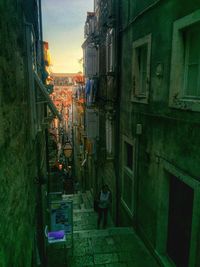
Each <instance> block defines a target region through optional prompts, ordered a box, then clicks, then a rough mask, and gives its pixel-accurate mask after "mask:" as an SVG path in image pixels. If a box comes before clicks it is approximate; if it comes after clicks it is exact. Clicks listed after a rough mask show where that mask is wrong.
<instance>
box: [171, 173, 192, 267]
mask: <svg viewBox="0 0 200 267" xmlns="http://www.w3.org/2000/svg"><path fill="white" fill-rule="evenodd" d="M193 198H194V191H193V189H192V188H191V187H189V186H188V185H186V184H185V183H183V182H182V181H181V180H179V179H178V178H176V177H175V176H172V177H170V192H169V219H168V240H167V254H168V255H169V257H170V258H171V259H172V260H173V262H174V263H175V264H176V266H177V267H188V266H189V252H190V239H191V227H192V209H193Z"/></svg>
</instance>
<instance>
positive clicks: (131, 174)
mask: <svg viewBox="0 0 200 267" xmlns="http://www.w3.org/2000/svg"><path fill="white" fill-rule="evenodd" d="M125 143H127V144H129V145H131V146H132V148H133V162H132V164H133V165H132V170H131V169H130V168H128V167H127V166H126V164H125V157H126V148H125ZM135 152H136V140H135V139H134V140H132V139H129V138H128V137H126V136H123V138H122V195H121V203H122V205H123V206H124V208H125V209H126V211H127V212H128V214H129V215H130V216H131V217H133V214H134V186H135V166H136V165H135V159H136V156H135ZM125 173H126V174H127V175H128V176H129V178H130V179H131V180H132V190H131V192H132V195H131V198H132V201H131V202H132V203H131V207H129V206H128V205H127V203H126V201H125V200H124V198H123V196H124V194H125V193H126V192H125V185H124V174H125Z"/></svg>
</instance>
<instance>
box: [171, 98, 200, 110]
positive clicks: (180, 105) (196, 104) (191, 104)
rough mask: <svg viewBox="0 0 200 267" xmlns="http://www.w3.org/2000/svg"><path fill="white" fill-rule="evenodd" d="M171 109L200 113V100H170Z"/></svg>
mask: <svg viewBox="0 0 200 267" xmlns="http://www.w3.org/2000/svg"><path fill="white" fill-rule="evenodd" d="M169 107H171V108H176V109H181V110H186V111H196V112H200V100H199V99H182V98H176V99H173V100H170V102H169Z"/></svg>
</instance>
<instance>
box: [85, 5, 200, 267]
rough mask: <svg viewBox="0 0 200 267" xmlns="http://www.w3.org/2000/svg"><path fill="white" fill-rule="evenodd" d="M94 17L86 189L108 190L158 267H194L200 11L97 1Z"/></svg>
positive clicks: (199, 195) (199, 216) (199, 260)
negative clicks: (94, 118) (93, 122)
mask: <svg viewBox="0 0 200 267" xmlns="http://www.w3.org/2000/svg"><path fill="white" fill-rule="evenodd" d="M94 13H95V15H92V16H91V17H90V16H89V17H88V16H87V19H86V24H87V23H89V22H90V21H91V20H92V21H93V20H94V21H95V23H96V27H95V30H94V32H95V34H91V36H87V39H86V42H85V43H84V47H85V46H86V44H87V45H88V44H89V41H90V42H91V46H92V47H95V48H96V49H97V54H98V62H97V64H98V67H97V68H98V75H97V77H98V91H97V94H96V98H95V102H88V103H87V104H90V105H86V106H87V108H88V109H90V112H91V109H93V113H95V111H96V110H98V112H99V136H98V139H96V140H95V142H94V144H95V152H94V154H93V155H92V159H91V160H90V161H89V162H87V164H88V165H87V167H86V168H87V171H88V172H91V173H93V176H89V177H91V180H92V182H91V181H89V182H88V184H89V185H90V187H91V188H92V189H94V190H97V188H98V187H99V185H100V184H101V183H103V182H105V183H107V184H108V185H109V186H110V188H111V190H112V192H113V196H114V197H113V198H114V202H113V207H112V215H115V214H116V222H117V223H119V224H120V225H131V226H134V227H135V229H136V230H137V232H138V234H140V236H141V237H142V238H143V240H144V241H145V243H146V244H147V245H148V247H149V248H150V249H151V251H152V253H153V254H154V256H155V257H156V258H157V260H158V261H159V262H160V264H161V266H166V265H167V266H168V265H169V266H177V267H178V266H181V267H188V266H198V265H199V264H200V256H199V255H200V254H199V253H198V251H199V248H200V246H199V244H200V237H199V234H198V233H199V231H200V228H199V225H200V212H199V209H198V206H199V199H200V191H199V186H200V178H199V173H200V165H199V158H200V149H199V140H200V138H199V127H200V119H199V111H200V72H199V70H200V67H199V65H200V61H199V58H200V56H199V49H198V45H199V27H200V3H197V2H196V1H191V2H188V3H187V5H186V4H183V3H182V2H181V1H178V0H177V1H173V0H170V1H167V2H163V1H153V0H149V1H141V0H136V1H131V0H127V1H121V0H117V1H101V0H99V1H97V0H96V1H94ZM94 16H95V17H96V19H94ZM86 26H87V25H86ZM86 28H87V27H86ZM93 37H95V38H93ZM85 57H87V54H85ZM94 69H95V68H94ZM89 78H92V77H89ZM86 92H87V91H86ZM86 94H87V93H86ZM90 94H91V93H90ZM89 99H90V98H89ZM93 115H94V114H93ZM86 118H87V113H86ZM87 127H88V128H89V129H90V124H89V126H87V124H86V136H87V140H89V139H90V135H89V134H88V132H89V130H87ZM93 133H95V131H93ZM91 170H95V171H94V172H92V171H91ZM115 200H116V202H115Z"/></svg>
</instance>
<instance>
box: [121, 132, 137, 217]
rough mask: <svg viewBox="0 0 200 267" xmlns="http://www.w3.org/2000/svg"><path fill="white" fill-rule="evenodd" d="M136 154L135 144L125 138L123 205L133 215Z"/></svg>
mask: <svg viewBox="0 0 200 267" xmlns="http://www.w3.org/2000/svg"><path fill="white" fill-rule="evenodd" d="M134 153H135V142H132V141H131V140H129V139H128V138H126V137H124V140H123V166H122V203H123V205H124V206H125V208H126V209H127V211H128V212H129V214H131V216H132V215H133V205H134V201H133V199H134V166H135V162H134Z"/></svg>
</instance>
